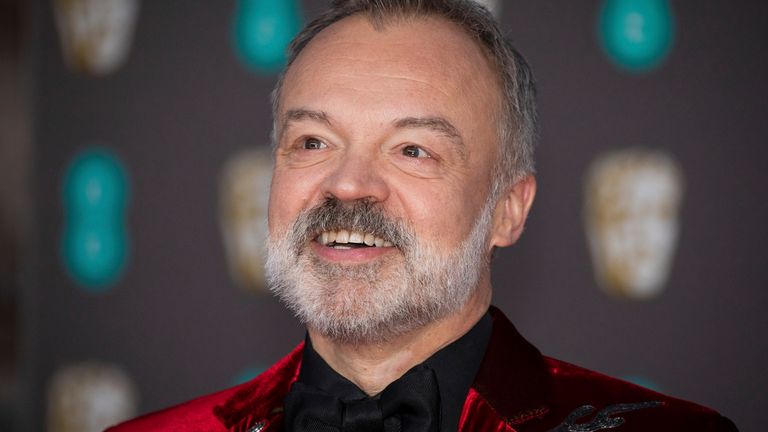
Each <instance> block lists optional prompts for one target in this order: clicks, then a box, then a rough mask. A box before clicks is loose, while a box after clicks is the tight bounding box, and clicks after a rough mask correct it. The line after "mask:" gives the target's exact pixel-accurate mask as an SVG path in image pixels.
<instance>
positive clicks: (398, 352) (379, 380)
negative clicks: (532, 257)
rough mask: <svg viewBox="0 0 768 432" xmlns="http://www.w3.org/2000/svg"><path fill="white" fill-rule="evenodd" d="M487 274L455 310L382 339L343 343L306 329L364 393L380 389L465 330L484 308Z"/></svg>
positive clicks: (325, 356) (334, 365) (318, 349)
mask: <svg viewBox="0 0 768 432" xmlns="http://www.w3.org/2000/svg"><path fill="white" fill-rule="evenodd" d="M490 301H491V287H490V281H489V277H483V278H482V282H481V284H480V286H479V287H478V289H476V290H475V292H474V294H473V295H472V296H471V297H470V299H469V301H467V303H466V304H465V305H464V306H463V307H462V308H461V309H460V310H458V311H457V312H455V313H453V314H452V315H449V316H447V317H445V318H443V319H440V320H438V321H434V322H432V323H429V324H427V325H425V326H423V327H420V328H418V329H415V330H413V331H411V332H409V333H406V334H403V335H400V336H398V337H395V338H393V339H392V340H388V341H386V342H383V343H371V344H357V345H351V344H344V343H340V342H337V341H335V340H332V339H330V338H327V337H325V336H323V335H322V334H320V333H318V332H316V331H314V330H313V329H312V328H309V329H308V332H309V336H310V338H311V339H312V346H313V347H314V349H315V351H316V352H317V353H318V354H319V355H320V357H322V358H323V360H325V362H326V363H328V365H329V366H330V367H331V368H333V369H334V370H335V371H336V372H338V373H339V374H341V375H342V376H343V377H345V378H347V379H348V380H350V381H352V382H353V383H354V384H355V385H357V386H358V387H359V388H360V389H361V390H363V391H364V392H365V393H366V394H368V395H370V396H373V395H376V394H379V393H381V391H382V390H384V388H385V387H387V385H389V384H390V383H392V382H393V381H395V380H396V379H398V378H400V377H401V376H403V374H404V373H405V372H407V371H408V370H409V369H411V368H412V367H414V366H416V365H418V364H420V363H422V362H424V361H425V360H426V359H428V358H429V357H430V356H432V354H434V353H436V352H437V351H439V350H440V349H442V348H443V347H445V346H447V345H449V344H451V343H452V342H453V341H455V340H457V339H459V338H460V337H461V336H463V335H464V334H465V333H467V332H468V331H469V330H470V329H472V327H473V326H474V325H475V324H476V323H477V322H478V321H479V320H480V318H482V316H483V314H484V313H485V312H486V311H487V310H488V306H489V305H490Z"/></svg>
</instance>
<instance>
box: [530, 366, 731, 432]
mask: <svg viewBox="0 0 768 432" xmlns="http://www.w3.org/2000/svg"><path fill="white" fill-rule="evenodd" d="M545 362H546V364H547V366H548V368H549V371H550V377H551V382H550V386H551V389H550V391H551V392H550V395H551V400H550V403H551V404H550V409H551V412H550V413H549V414H550V415H549V416H551V415H554V416H556V417H559V418H561V419H563V423H561V425H564V424H565V423H567V419H568V418H569V416H571V418H573V419H574V420H575V421H573V423H577V424H578V423H585V422H586V423H590V422H598V421H601V419H602V420H603V421H606V422H608V423H610V421H611V420H610V419H618V418H621V419H622V420H615V422H619V421H621V422H622V430H623V431H625V432H629V431H632V430H637V431H647V430H654V431H667V430H669V431H681V430H696V431H736V430H737V429H736V427H735V425H734V424H733V423H732V422H731V421H730V420H729V419H727V418H725V417H723V416H721V415H720V414H718V413H717V412H716V411H714V410H712V409H710V408H706V407H703V406H701V405H697V404H694V403H692V402H688V401H684V400H682V399H677V398H674V397H671V396H667V395H664V394H661V393H658V392H655V391H652V390H649V389H647V388H644V387H640V386H638V385H635V384H632V383H629V382H626V381H623V380H620V379H616V378H612V377H609V376H607V375H604V374H601V373H598V372H594V371H591V370H588V369H585V368H582V367H579V366H575V365H573V364H570V363H567V362H564V361H561V360H556V359H553V358H549V357H545ZM582 413H583V414H582ZM579 414H581V415H579ZM601 414H602V417H601ZM549 416H548V417H549ZM614 427H615V426H614ZM555 430H558V429H555ZM562 430H563V431H565V430H569V429H568V428H562Z"/></svg>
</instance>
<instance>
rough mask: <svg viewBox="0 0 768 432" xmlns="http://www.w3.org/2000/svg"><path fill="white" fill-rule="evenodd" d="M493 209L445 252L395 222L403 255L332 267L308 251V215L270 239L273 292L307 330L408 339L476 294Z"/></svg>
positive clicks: (344, 338)
mask: <svg viewBox="0 0 768 432" xmlns="http://www.w3.org/2000/svg"><path fill="white" fill-rule="evenodd" d="M494 204H495V200H491V199H489V200H488V202H487V203H486V204H485V206H484V208H483V209H482V210H481V212H480V215H479V217H478V218H477V221H476V223H475V225H474V227H473V228H472V231H471V232H470V233H469V235H468V236H467V238H466V239H464V240H463V241H461V242H459V244H458V245H457V246H456V247H455V248H453V249H452V250H449V251H447V252H444V251H442V250H441V248H440V245H436V244H430V243H425V242H423V241H420V240H418V239H417V237H416V236H415V235H414V234H413V230H412V229H410V228H409V227H406V226H405V225H404V224H402V223H398V222H390V223H391V225H392V228H393V229H395V230H396V232H398V233H399V235H400V237H401V238H402V240H403V243H402V244H401V245H398V244H397V243H396V246H399V250H400V252H401V253H400V254H388V255H387V256H385V257H383V258H380V259H378V260H377V261H375V262H373V263H370V264H357V265H338V264H331V263H328V262H326V261H323V260H321V259H320V258H319V257H317V256H316V255H314V254H313V253H311V252H310V251H309V247H308V243H309V241H311V240H312V238H308V237H307V236H308V235H310V236H311V235H312V233H307V222H306V215H307V214H308V213H309V211H307V212H304V213H302V214H301V215H300V216H299V217H298V218H297V220H296V222H295V223H294V224H293V226H292V227H291V229H289V230H287V231H286V232H283V233H280V234H279V235H277V236H275V235H272V233H270V235H269V237H268V239H267V262H266V274H267V280H268V281H269V284H270V290H271V291H272V292H273V293H275V294H276V295H277V296H278V297H279V298H280V299H281V300H282V301H283V302H284V303H285V304H286V305H287V307H288V308H289V309H290V310H291V311H293V313H294V314H295V315H296V316H297V317H298V318H299V320H301V322H302V323H304V324H305V325H306V326H307V327H310V328H312V329H314V330H315V331H318V332H319V333H320V334H322V335H323V336H325V337H327V338H329V339H331V340H335V341H337V342H342V343H354V344H362V343H377V342H383V341H386V340H390V339H392V338H394V337H396V336H399V335H403V334H406V333H408V332H410V331H412V330H415V329H417V328H419V327H422V326H424V325H425V324H427V323H430V322H433V321H435V320H438V319H441V318H443V317H446V316H448V315H450V314H452V313H455V312H457V311H458V310H459V309H461V308H462V307H463V306H464V305H465V304H466V303H467V301H468V299H469V297H470V296H471V295H472V294H473V293H474V291H475V289H476V288H477V286H478V284H479V281H480V277H481V276H482V275H483V272H484V271H486V270H487V269H488V267H489V254H488V251H487V245H488V236H489V232H490V230H489V227H490V224H491V215H492V211H493V208H494ZM387 221H391V219H389V218H387ZM443 249H444V248H443Z"/></svg>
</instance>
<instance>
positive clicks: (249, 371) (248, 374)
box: [232, 366, 267, 385]
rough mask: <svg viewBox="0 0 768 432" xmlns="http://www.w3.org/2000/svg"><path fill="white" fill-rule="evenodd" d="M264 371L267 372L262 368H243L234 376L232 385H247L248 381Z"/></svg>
mask: <svg viewBox="0 0 768 432" xmlns="http://www.w3.org/2000/svg"><path fill="white" fill-rule="evenodd" d="M265 370H267V368H266V367H264V366H251V367H248V368H245V369H243V370H242V371H240V373H238V374H237V375H236V376H235V378H234V379H233V380H232V385H240V384H244V383H247V382H248V381H250V380H252V379H254V378H256V377H257V376H259V375H261V374H262V373H263V372H264V371H265Z"/></svg>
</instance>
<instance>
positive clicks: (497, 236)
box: [491, 175, 536, 247]
mask: <svg viewBox="0 0 768 432" xmlns="http://www.w3.org/2000/svg"><path fill="white" fill-rule="evenodd" d="M534 196H536V178H534V177H533V176H532V175H529V176H526V177H524V178H523V179H521V180H519V181H518V182H517V183H515V184H514V185H512V186H511V187H510V188H509V189H508V190H507V191H506V192H505V193H504V194H502V196H500V197H499V202H497V203H496V209H495V210H494V214H493V230H492V231H491V246H498V247H504V246H510V245H513V244H514V243H515V242H517V240H518V239H519V238H520V235H522V233H523V227H524V226H525V220H526V218H527V217H528V212H529V211H530V209H531V204H533V198H534Z"/></svg>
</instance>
